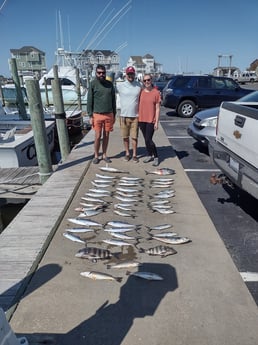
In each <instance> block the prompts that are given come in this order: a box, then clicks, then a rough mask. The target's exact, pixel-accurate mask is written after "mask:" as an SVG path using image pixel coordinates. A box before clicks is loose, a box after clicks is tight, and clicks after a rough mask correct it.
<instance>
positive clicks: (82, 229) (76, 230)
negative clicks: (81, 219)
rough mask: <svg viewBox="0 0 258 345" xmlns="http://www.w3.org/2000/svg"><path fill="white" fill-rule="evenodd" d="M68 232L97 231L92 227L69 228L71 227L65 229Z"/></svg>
mask: <svg viewBox="0 0 258 345" xmlns="http://www.w3.org/2000/svg"><path fill="white" fill-rule="evenodd" d="M65 230H66V231H67V232H71V233H74V232H75V233H76V232H77V233H86V232H93V231H95V230H94V229H90V228H69V229H65Z"/></svg>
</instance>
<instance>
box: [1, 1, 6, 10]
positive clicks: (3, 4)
mask: <svg viewBox="0 0 258 345" xmlns="http://www.w3.org/2000/svg"><path fill="white" fill-rule="evenodd" d="M6 3H7V0H4V2H3V3H2V5H1V7H0V12H1V11H2V9H3V8H4V6H5V4H6Z"/></svg>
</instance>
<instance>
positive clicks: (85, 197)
mask: <svg viewBox="0 0 258 345" xmlns="http://www.w3.org/2000/svg"><path fill="white" fill-rule="evenodd" d="M81 199H82V200H85V201H89V202H94V203H96V204H105V205H107V204H108V202H107V201H106V200H102V199H97V198H94V197H87V196H82V197H81Z"/></svg>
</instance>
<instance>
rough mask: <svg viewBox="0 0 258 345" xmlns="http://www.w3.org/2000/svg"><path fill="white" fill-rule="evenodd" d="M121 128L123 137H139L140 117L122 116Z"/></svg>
mask: <svg viewBox="0 0 258 345" xmlns="http://www.w3.org/2000/svg"><path fill="white" fill-rule="evenodd" d="M120 130H121V136H122V138H129V137H131V138H132V139H137V138H138V132H139V128H138V117H124V116H120Z"/></svg>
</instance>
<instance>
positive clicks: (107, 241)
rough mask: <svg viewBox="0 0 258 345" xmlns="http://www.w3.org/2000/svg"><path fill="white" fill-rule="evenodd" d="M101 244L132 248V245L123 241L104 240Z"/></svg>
mask: <svg viewBox="0 0 258 345" xmlns="http://www.w3.org/2000/svg"><path fill="white" fill-rule="evenodd" d="M102 242H104V243H107V244H110V245H112V246H119V247H123V246H134V244H133V243H129V242H125V241H123V240H116V239H115V238H110V239H105V240H102Z"/></svg>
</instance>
